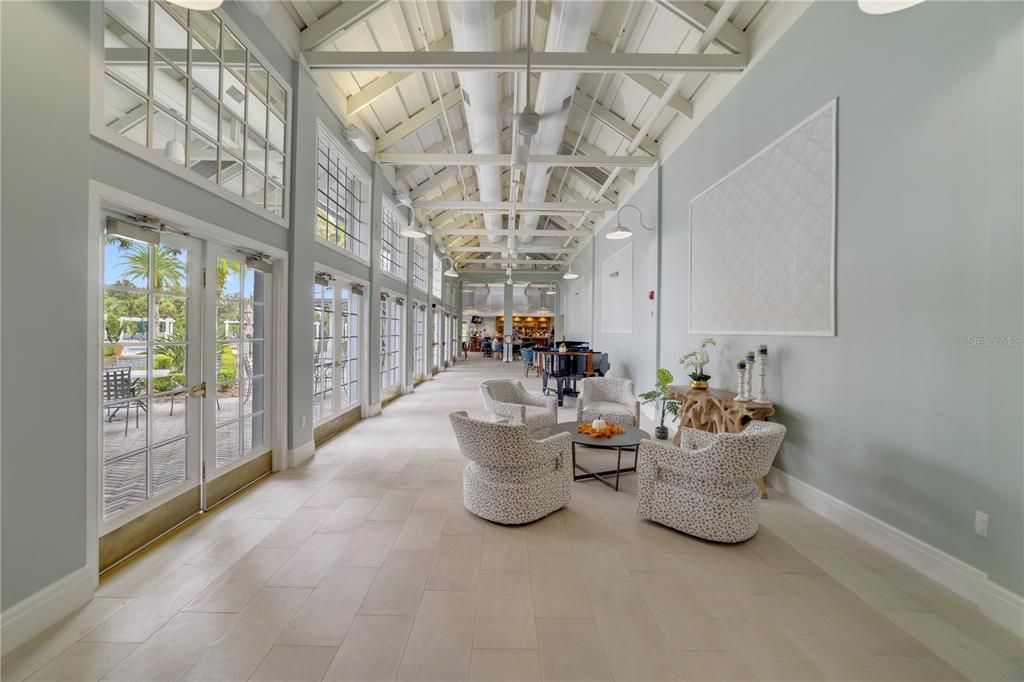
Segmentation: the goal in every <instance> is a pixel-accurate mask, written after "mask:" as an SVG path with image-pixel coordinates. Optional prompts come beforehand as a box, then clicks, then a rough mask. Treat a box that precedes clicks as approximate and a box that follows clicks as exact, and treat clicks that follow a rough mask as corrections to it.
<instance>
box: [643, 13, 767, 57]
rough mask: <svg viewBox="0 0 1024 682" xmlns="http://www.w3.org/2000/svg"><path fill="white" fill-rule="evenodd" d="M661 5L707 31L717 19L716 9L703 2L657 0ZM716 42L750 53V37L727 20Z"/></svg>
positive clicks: (733, 49)
mask: <svg viewBox="0 0 1024 682" xmlns="http://www.w3.org/2000/svg"><path fill="white" fill-rule="evenodd" d="M655 3H656V4H657V5H658V6H659V7H664V8H665V9H666V10H668V11H669V12H670V13H671V14H672V15H673V16H675V17H678V18H679V19H682V20H683V21H685V22H686V23H687V24H689V25H690V26H693V27H694V28H697V29H699V30H701V31H707V30H708V27H709V26H711V23H712V22H713V21H714V19H715V10H713V9H711V8H710V7H708V6H707V5H705V4H704V3H703V2H698V1H695V0H694V1H690V0H655ZM714 40H715V42H716V43H718V44H720V45H722V46H724V47H725V48H727V49H729V50H732V51H733V52H737V53H739V54H750V38H749V36H748V35H747V34H746V33H744V32H743V31H742V30H740V28H739V27H738V26H736V24H734V23H732V22H731V21H727V22H725V24H723V25H722V27H721V28H720V29H718V33H717V34H716V35H715V38H714Z"/></svg>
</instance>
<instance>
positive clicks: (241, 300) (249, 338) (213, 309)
mask: <svg viewBox="0 0 1024 682" xmlns="http://www.w3.org/2000/svg"><path fill="white" fill-rule="evenodd" d="M271 278H272V275H271V274H270V269H269V268H268V267H266V266H264V265H263V264H261V262H260V261H258V260H253V259H246V257H245V256H244V255H243V254H241V253H239V252H238V251H235V250H232V249H227V248H224V247H220V246H216V245H212V244H211V245H208V247H207V254H206V289H205V292H206V305H205V316H204V318H205V323H206V334H205V339H206V341H207V343H206V344H205V346H204V358H203V359H204V368H205V372H204V376H205V379H204V380H205V382H206V400H205V401H204V415H203V422H204V425H205V428H204V429H203V465H204V467H205V472H206V476H205V478H206V480H207V481H209V480H211V479H213V478H215V477H216V476H218V475H219V474H221V473H223V472H224V471H225V470H227V469H230V468H233V467H234V466H235V465H237V464H238V463H239V462H241V461H244V460H246V459H249V458H251V457H254V456H256V455H260V454H263V453H265V452H267V451H268V450H269V449H270V424H271V417H270V415H271V411H270V409H269V406H270V391H269V381H268V375H269V374H270V372H269V369H270V357H271V356H270V340H269V334H268V332H269V331H270V329H271V324H270V321H271V320H270V300H271V291H272V287H271Z"/></svg>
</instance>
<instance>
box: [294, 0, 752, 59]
mask: <svg viewBox="0 0 1024 682" xmlns="http://www.w3.org/2000/svg"><path fill="white" fill-rule="evenodd" d="M342 7H344V5H342ZM306 30H307V31H308V30H309V29H306ZM305 56H306V61H307V62H308V63H309V68H311V69H326V70H332V71H414V72H415V71H500V72H518V71H522V70H523V68H524V66H525V63H526V53H524V52H348V51H345V52H338V51H333V52H327V51H322V52H306V53H305ZM748 62H749V59H748V57H747V55H746V54H672V53H652V54H637V53H626V52H609V53H596V52H537V53H534V54H533V56H532V57H531V59H530V68H531V70H532V71H534V72H544V71H567V72H572V73H739V72H741V71H743V69H745V68H746V67H747V64H748Z"/></svg>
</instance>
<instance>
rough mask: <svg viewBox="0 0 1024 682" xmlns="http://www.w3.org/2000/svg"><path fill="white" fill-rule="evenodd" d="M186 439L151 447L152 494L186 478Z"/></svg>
mask: <svg viewBox="0 0 1024 682" xmlns="http://www.w3.org/2000/svg"><path fill="white" fill-rule="evenodd" d="M187 447H188V443H187V441H186V440H185V439H184V438H182V439H179V440H176V441H172V442H170V443H165V444H164V445H160V446H158V447H155V448H153V494H154V495H159V494H160V493H162V492H164V491H165V490H168V489H170V488H173V487H174V486H176V485H177V484H179V483H181V482H182V481H184V480H185V479H186V474H187V467H188V457H187V454H188V452H187Z"/></svg>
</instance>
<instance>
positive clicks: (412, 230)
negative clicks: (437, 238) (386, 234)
mask: <svg viewBox="0 0 1024 682" xmlns="http://www.w3.org/2000/svg"><path fill="white" fill-rule="evenodd" d="M398 234H400V235H402V236H403V237H409V238H410V239H423V238H424V237H426V236H427V233H426V232H424V231H423V230H421V229H420V226H419V224H418V223H417V222H416V219H415V218H413V219H412V220H410V221H409V224H408V225H407V226H406V227H403V228H402V229H401V231H400V232H399V233H398Z"/></svg>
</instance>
